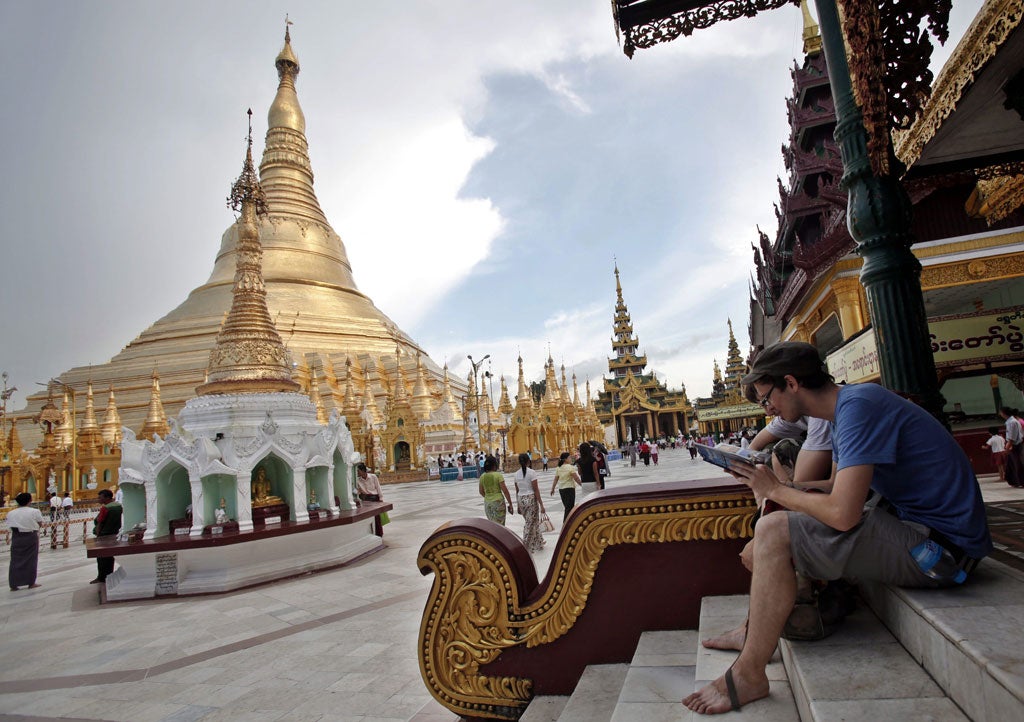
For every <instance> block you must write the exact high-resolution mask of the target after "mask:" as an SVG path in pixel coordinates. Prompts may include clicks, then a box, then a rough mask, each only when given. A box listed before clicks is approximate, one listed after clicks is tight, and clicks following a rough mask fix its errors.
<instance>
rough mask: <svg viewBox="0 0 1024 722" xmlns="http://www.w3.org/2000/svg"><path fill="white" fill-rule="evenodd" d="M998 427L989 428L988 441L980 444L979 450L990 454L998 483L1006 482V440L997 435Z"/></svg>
mask: <svg viewBox="0 0 1024 722" xmlns="http://www.w3.org/2000/svg"><path fill="white" fill-rule="evenodd" d="M1001 430H1002V429H1000V428H999V427H998V426H993V427H991V428H989V430H988V433H989V434H990V436H989V440H988V441H986V442H985V443H984V444H982V446H981V448H983V449H988V450H989V451H991V452H992V461H993V462H994V463H995V465H996V469H997V470H998V471H999V481H1006V439H1004V438H1003V437H1002V436H1000V435H999V432H1000V431H1001Z"/></svg>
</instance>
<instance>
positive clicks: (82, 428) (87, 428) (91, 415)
mask: <svg viewBox="0 0 1024 722" xmlns="http://www.w3.org/2000/svg"><path fill="white" fill-rule="evenodd" d="M85 389H86V391H85V413H84V414H82V423H81V424H80V425H79V427H78V445H79V448H85V449H88V448H91V447H96V446H99V445H101V444H102V443H103V435H102V434H101V433H100V425H99V424H98V423H97V422H96V405H95V403H94V401H93V395H92V381H88V382H87V383H86V386H85Z"/></svg>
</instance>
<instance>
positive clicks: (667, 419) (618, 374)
mask: <svg viewBox="0 0 1024 722" xmlns="http://www.w3.org/2000/svg"><path fill="white" fill-rule="evenodd" d="M612 332H613V337H612V351H613V353H614V356H612V358H610V359H608V371H609V372H610V373H611V378H606V379H605V380H604V389H603V390H602V391H599V392H598V394H597V396H598V399H597V402H596V403H595V404H594V406H595V409H596V412H597V417H598V418H599V419H600V422H601V423H602V424H604V425H609V424H614V426H615V435H616V443H617V444H618V445H621V444H623V443H625V442H626V441H629V440H636V439H640V438H642V437H648V438H657V437H660V436H662V435H665V434H671V435H672V436H675V435H676V434H678V433H679V432H680V431H681V430H685V429H686V428H687V419H688V418H692V415H693V410H692V409H691V408H690V406H689V404H688V403H687V401H686V397H685V395H682V394H680V393H679V392H678V391H670V390H669V389H668V387H667V386H666V385H665V384H664V383H662V382H660V381H658V378H657V376H656V375H655V374H653V373H650V374H648V373H644V369H645V368H646V367H647V356H644V355H640V354H639V353H638V349H639V346H640V340H639V338H637V337H636V336H635V335H634V334H633V321H632V319H631V317H630V315H629V309H628V308H627V307H626V301H625V299H623V296H622V283H621V281H620V279H619V265H618V263H616V264H615V316H614V320H613V326H612ZM588 396H589V394H588Z"/></svg>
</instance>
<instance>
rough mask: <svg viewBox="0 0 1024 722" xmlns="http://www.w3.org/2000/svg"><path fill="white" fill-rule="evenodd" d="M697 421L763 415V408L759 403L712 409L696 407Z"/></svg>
mask: <svg viewBox="0 0 1024 722" xmlns="http://www.w3.org/2000/svg"><path fill="white" fill-rule="evenodd" d="M696 411H697V419H698V420H699V421H718V420H719V419H746V418H749V417H751V416H764V409H762V408H761V406H760V405H759V404H737V405H736V406H718V407H716V408H713V409H697V410H696Z"/></svg>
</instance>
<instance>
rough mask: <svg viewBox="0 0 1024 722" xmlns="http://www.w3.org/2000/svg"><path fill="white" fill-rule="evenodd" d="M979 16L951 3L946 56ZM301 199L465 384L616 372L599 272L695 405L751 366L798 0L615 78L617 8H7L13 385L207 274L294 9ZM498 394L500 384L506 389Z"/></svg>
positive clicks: (88, 352)
mask: <svg viewBox="0 0 1024 722" xmlns="http://www.w3.org/2000/svg"><path fill="white" fill-rule="evenodd" d="M978 7H980V2H979V0H970V1H969V2H956V3H954V10H953V18H952V20H951V23H950V24H951V43H948V44H947V47H946V48H945V49H940V51H939V53H938V54H937V61H939V62H941V60H942V59H943V58H944V57H945V56H946V55H948V53H949V51H950V50H951V49H952V47H953V44H955V41H956V40H957V39H958V38H959V37H960V35H961V34H962V33H963V29H964V28H965V27H966V25H967V23H968V22H969V20H970V18H971V17H973V15H974V13H975V12H976V11H977V9H978ZM286 13H288V15H289V18H290V20H291V21H292V22H293V23H294V24H293V25H292V26H291V36H292V46H293V48H294V50H295V53H296V55H297V56H298V58H299V62H300V65H301V73H300V75H299V78H298V82H297V91H298V95H299V100H300V103H301V105H302V108H303V111H304V113H305V117H306V135H307V138H308V140H309V147H310V157H311V161H312V165H313V171H314V174H315V190H316V193H317V196H318V198H319V200H320V204H321V207H322V208H323V210H324V212H325V214H326V215H327V218H328V220H329V221H330V222H331V225H332V226H333V227H334V229H335V230H336V231H337V232H338V233H339V235H340V236H341V238H342V240H343V241H344V243H345V247H346V251H347V253H348V257H349V260H350V262H351V264H352V269H353V273H354V276H355V280H356V283H357V285H358V287H359V288H360V290H362V291H363V292H365V293H366V294H368V295H369V296H370V298H372V299H373V300H374V303H375V304H376V305H377V307H378V308H380V309H381V310H382V311H384V312H385V313H386V314H387V315H388V316H389V317H391V318H392V319H393V320H394V321H395V322H396V324H397V325H398V326H399V327H400V328H401V329H402V330H403V331H405V332H406V333H407V334H409V335H410V336H411V337H412V338H413V339H414V340H415V341H416V342H417V343H418V344H419V345H420V346H421V347H422V348H423V349H424V350H425V351H426V352H427V353H428V354H429V355H430V356H431V357H432V358H433V359H434V360H435V361H437V362H438V363H439V364H443V363H445V362H447V363H448V365H449V367H450V369H451V371H452V373H453V375H454V374H458V375H460V376H462V377H463V378H465V377H466V374H467V373H468V371H469V362H468V360H467V359H466V356H467V355H470V354H471V355H473V357H474V358H476V359H480V358H482V357H483V356H485V355H487V354H489V355H490V360H489V363H490V366H489V368H490V370H491V371H492V372H493V373H494V374H495V376H496V377H497V376H498V375H505V376H506V377H508V380H509V382H510V384H511V389H512V393H514V392H515V378H516V373H517V366H516V358H517V356H519V355H520V354H521V355H522V358H523V360H524V368H525V372H526V376H527V380H528V381H529V380H540V379H542V378H543V363H544V361H545V360H546V359H547V357H548V353H549V349H550V354H551V356H552V358H553V359H554V360H555V362H556V364H559V365H561V364H563V363H564V364H565V366H566V371H567V374H569V375H570V376H571V374H572V373H573V372H575V373H576V374H577V377H578V380H579V384H580V391H581V393H582V392H583V384H584V381H585V380H586V379H587V378H589V379H590V380H591V386H592V391H593V392H595V393H596V391H597V390H598V389H599V388H600V386H601V381H600V378H601V377H602V376H603V375H604V374H607V373H608V358H609V357H610V356H611V354H612V348H611V341H612V320H613V315H614V306H615V276H614V273H613V271H614V264H616V263H617V264H618V268H619V271H620V277H621V283H622V288H623V296H624V299H625V301H626V304H627V305H628V308H629V311H630V314H631V316H632V320H633V325H634V329H635V333H636V335H637V336H638V338H639V341H640V351H641V353H644V354H646V355H647V359H648V367H647V370H648V371H649V372H650V371H653V372H655V373H656V374H657V376H658V378H659V380H661V381H663V382H665V383H667V384H668V386H669V388H673V389H677V388H679V387H680V385H681V384H684V383H685V385H686V389H687V392H688V394H689V395H690V398H694V397H697V396H704V395H708V394H710V392H711V382H712V364H713V361H714V360H715V359H717V360H718V362H719V364H720V365H722V366H723V367H724V360H725V357H726V353H727V348H728V327H727V320H728V319H731V320H732V322H733V328H734V331H735V334H736V338H737V341H738V342H739V344H740V349H741V351H742V352H743V353H744V354H745V353H746V351H747V348H748V345H749V344H748V339H747V319H748V308H749V290H748V289H749V283H750V276H751V273H752V270H753V259H752V254H751V248H750V247H751V243H753V242H756V239H757V227H758V226H760V227H761V228H762V229H764V230H765V231H766V232H767V233H768V234H769V236H773V235H774V233H775V230H776V227H777V223H776V219H775V212H774V208H773V203H775V202H777V201H778V193H777V189H776V180H775V179H776V176H779V175H783V174H784V168H783V165H782V156H781V152H780V147H781V145H782V144H783V143H784V142H786V141H787V140H788V137H789V131H788V126H787V120H786V106H785V99H786V98H787V97H789V96H790V94H791V92H792V80H791V77H790V70H791V68H792V65H793V62H794V59H796V58H802V49H801V47H802V42H801V30H802V20H801V15H800V11H799V9H798V8H797V7H793V6H787V7H785V8H782V9H780V10H775V11H771V12H766V13H762V14H761V15H760V16H758V17H757V18H755V19H753V20H749V19H744V20H738V21H733V22H726V23H720V24H718V25H717V26H714V27H712V28H710V29H708V30H704V31H698V32H696V33H695V34H694V35H693V36H691V37H690V38H680V39H678V40H676V41H674V42H672V43H668V44H664V45H661V46H658V47H656V48H653V49H649V50H640V51H638V52H637V53H636V55H635V57H634V58H633V59H632V60H630V59H628V58H626V57H625V56H624V55H623V53H622V51H621V48H620V47H619V45H618V42H617V40H616V35H615V29H614V25H613V21H612V17H611V11H610V6H609V2H608V1H607V0H517V2H503V1H501V0H443V1H440V0H438V1H434V0H375V1H374V2H372V3H367V2H358V3H356V2H351V1H350V0H333V1H330V2H303V1H298V0H292V1H291V2H287V3H283V2H276V1H266V0H264V1H263V2H260V3H251V2H236V1H229V0H220V1H218V2H216V3H209V2H192V1H190V0H184V1H181V0H179V1H178V2H175V3H173V4H171V5H168V4H167V3H158V2H155V1H151V0H141V1H138V0H136V1H134V2H113V1H106V2H98V1H97V2H90V3H81V2H72V1H70V0H67V1H61V2H57V1H53V0H47V1H45V2H43V1H40V0H0V27H4V28H5V29H7V32H6V33H5V40H4V42H3V43H2V44H0V60H2V63H3V67H4V70H5V72H4V73H2V74H0V97H3V98H4V101H5V102H4V111H3V112H0V153H2V157H3V159H4V168H5V172H4V173H2V174H0V254H2V262H0V274H2V275H0V294H2V295H0V302H2V306H0V308H2V311H0V368H2V369H4V370H6V371H7V372H8V373H9V374H10V381H9V383H10V384H11V385H15V386H18V387H19V389H21V391H19V392H18V394H17V395H15V397H14V398H13V400H12V405H11V406H10V407H9V409H16V408H19V407H21V406H22V405H23V404H24V398H25V395H26V394H27V393H29V392H34V391H35V390H36V389H37V388H38V387H37V386H36V385H35V383H36V382H41V381H45V380H47V379H48V378H50V377H52V376H56V375H58V374H60V373H62V372H63V371H65V370H67V369H69V368H72V367H74V366H82V365H86V364H90V363H93V364H99V363H104V362H106V361H108V360H109V359H110V358H111V357H112V356H114V355H115V354H117V353H118V352H119V351H120V350H121V348H122V347H124V346H125V345H126V344H128V343H129V342H130V341H131V340H132V339H134V338H135V337H136V336H137V335H138V334H139V333H140V332H141V331H142V330H144V329H145V328H146V327H147V326H149V325H150V324H152V323H153V322H154V321H156V320H157V319H158V318H160V317H161V316H163V315H164V314H165V313H167V312H168V311H169V310H171V309H172V308H174V307H175V306H177V305H178V304H179V303H180V302H181V301H182V300H184V299H185V297H186V296H187V295H188V293H189V292H190V291H191V290H192V289H193V288H195V287H197V286H199V285H201V284H202V283H204V282H205V281H206V279H207V277H208V276H209V273H210V271H211V269H212V268H213V262H214V258H215V255H216V253H217V250H218V249H219V247H220V237H221V234H222V233H223V231H224V230H225V229H226V228H227V227H228V226H229V225H230V224H231V223H233V221H234V217H233V215H232V213H231V211H229V210H228V209H227V208H226V206H225V197H226V196H227V193H228V191H229V189H230V186H231V183H232V182H233V181H234V179H235V178H236V177H237V175H238V172H239V168H240V166H241V160H242V158H243V157H244V147H245V146H244V142H245V135H246V116H245V111H246V109H247V108H250V107H251V108H252V109H253V113H254V116H253V118H254V138H255V139H256V142H255V147H254V156H255V157H256V158H257V159H258V158H259V156H260V155H261V154H262V150H263V136H264V134H265V133H266V113H267V110H268V108H269V106H270V103H271V101H272V100H273V97H274V93H275V91H276V88H277V75H276V71H275V68H274V65H273V63H274V58H275V56H276V55H277V53H278V51H279V50H280V48H281V45H282V42H283V34H284V22H285V14H286ZM494 393H495V395H497V393H498V388H497V386H495V389H494Z"/></svg>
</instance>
